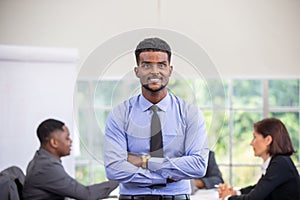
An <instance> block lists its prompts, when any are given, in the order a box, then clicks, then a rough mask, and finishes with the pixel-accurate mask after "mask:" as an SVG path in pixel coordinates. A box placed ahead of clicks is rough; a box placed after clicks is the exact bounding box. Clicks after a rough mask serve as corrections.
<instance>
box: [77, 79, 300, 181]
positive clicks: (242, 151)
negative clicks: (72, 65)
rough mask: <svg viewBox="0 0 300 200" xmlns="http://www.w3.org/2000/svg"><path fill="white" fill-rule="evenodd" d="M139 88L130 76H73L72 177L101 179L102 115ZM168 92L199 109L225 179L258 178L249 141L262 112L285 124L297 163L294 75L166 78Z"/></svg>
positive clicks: (256, 160)
mask: <svg viewBox="0 0 300 200" xmlns="http://www.w3.org/2000/svg"><path fill="white" fill-rule="evenodd" d="M266 83H267V84H266ZM266 85H267V86H268V87H265V86H266ZM266 88H267V90H266ZM139 91H140V86H139V82H138V81H137V80H136V79H134V78H133V79H130V80H99V81H78V83H77V94H76V100H77V109H78V114H77V115H78V116H77V120H76V122H77V126H78V131H79V139H80V155H79V156H77V157H76V163H77V164H76V178H77V179H78V180H79V181H80V182H82V183H84V184H90V183H95V182H100V181H103V180H105V170H104V167H103V142H104V130H105V123H106V118H107V116H108V113H109V112H110V110H111V109H112V108H113V107H114V106H116V105H117V104H119V103H121V102H122V101H124V100H126V99H128V98H130V97H131V96H134V95H136V94H138V93H139ZM169 91H170V92H171V93H174V94H175V95H177V96H179V97H180V98H182V99H185V100H186V101H188V102H191V103H194V104H196V105H197V106H198V107H199V108H200V109H201V110H202V111H203V114H204V116H205V119H206V125H207V134H208V138H209V144H210V148H211V149H212V150H214V151H215V156H216V160H217V162H218V164H219V166H220V169H221V171H222V174H223V177H224V180H225V182H227V183H230V184H232V185H234V186H246V185H249V184H253V183H255V182H256V181H257V179H258V178H259V177H260V175H261V171H260V165H261V164H262V160H261V159H260V158H256V157H254V154H253V150H252V147H251V146H250V142H251V140H252V137H253V123H254V122H256V121H259V120H261V119H262V118H264V115H266V114H267V117H277V118H279V119H281V120H282V121H283V122H284V123H285V124H286V126H287V128H288V131H289V132H290V135H291V138H292V141H293V144H294V147H295V148H296V150H297V153H296V154H295V155H294V156H293V157H292V158H293V160H294V161H295V163H296V164H298V163H299V146H300V143H299V137H300V134H299V130H300V127H299V123H300V120H299V105H300V104H299V80H226V81H221V80H206V81H204V80H176V79H171V80H170V82H169Z"/></svg>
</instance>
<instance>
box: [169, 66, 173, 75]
mask: <svg viewBox="0 0 300 200" xmlns="http://www.w3.org/2000/svg"><path fill="white" fill-rule="evenodd" d="M172 72H173V66H172V65H170V75H169V76H171V75H172Z"/></svg>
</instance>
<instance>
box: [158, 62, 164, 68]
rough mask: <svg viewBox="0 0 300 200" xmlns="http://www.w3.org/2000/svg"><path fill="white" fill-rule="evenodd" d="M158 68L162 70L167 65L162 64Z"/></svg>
mask: <svg viewBox="0 0 300 200" xmlns="http://www.w3.org/2000/svg"><path fill="white" fill-rule="evenodd" d="M157 66H158V67H159V68H161V69H162V68H165V66H166V65H165V64H162V63H161V64H158V65H157Z"/></svg>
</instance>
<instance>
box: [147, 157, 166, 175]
mask: <svg viewBox="0 0 300 200" xmlns="http://www.w3.org/2000/svg"><path fill="white" fill-rule="evenodd" d="M163 162H164V158H158V157H151V158H149V159H148V169H149V170H150V171H154V172H155V171H157V170H159V169H161V167H162V164H163Z"/></svg>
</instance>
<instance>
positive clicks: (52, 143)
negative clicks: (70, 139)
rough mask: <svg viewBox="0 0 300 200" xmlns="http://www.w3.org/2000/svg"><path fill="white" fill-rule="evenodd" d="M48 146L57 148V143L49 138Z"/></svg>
mask: <svg viewBox="0 0 300 200" xmlns="http://www.w3.org/2000/svg"><path fill="white" fill-rule="evenodd" d="M49 144H50V146H51V147H53V148H57V141H56V139H55V138H50V140H49Z"/></svg>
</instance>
